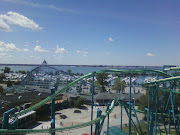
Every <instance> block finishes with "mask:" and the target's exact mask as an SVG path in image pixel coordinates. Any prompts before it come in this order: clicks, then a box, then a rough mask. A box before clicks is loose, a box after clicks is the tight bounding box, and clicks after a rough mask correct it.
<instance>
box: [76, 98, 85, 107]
mask: <svg viewBox="0 0 180 135" xmlns="http://www.w3.org/2000/svg"><path fill="white" fill-rule="evenodd" d="M83 104H84V100H83V99H82V98H80V97H78V99H77V100H76V101H75V106H76V107H78V108H80V107H81V105H83Z"/></svg>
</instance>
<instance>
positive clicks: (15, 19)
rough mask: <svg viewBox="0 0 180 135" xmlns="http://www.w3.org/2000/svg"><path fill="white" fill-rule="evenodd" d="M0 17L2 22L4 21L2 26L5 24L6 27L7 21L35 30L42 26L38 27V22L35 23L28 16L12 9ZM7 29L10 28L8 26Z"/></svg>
mask: <svg viewBox="0 0 180 135" xmlns="http://www.w3.org/2000/svg"><path fill="white" fill-rule="evenodd" d="M0 19H3V20H4V22H6V23H5V24H6V25H5V24H4V27H5V26H6V27H7V26H8V25H7V23H8V24H14V25H19V26H21V27H25V28H30V29H32V30H35V31H37V30H41V29H42V27H40V26H39V25H38V24H36V23H35V22H34V21H33V20H30V19H29V18H27V17H25V16H23V15H21V14H18V13H16V12H12V11H10V12H8V13H7V14H4V15H0ZM1 23H2V22H1ZM7 28H8V27H7ZM9 30H10V28H9ZM6 31H7V30H6Z"/></svg>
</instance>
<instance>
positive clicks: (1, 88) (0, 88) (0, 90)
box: [0, 86, 4, 95]
mask: <svg viewBox="0 0 180 135" xmlns="http://www.w3.org/2000/svg"><path fill="white" fill-rule="evenodd" d="M3 93H4V89H3V87H2V86H0V95H1V94H3Z"/></svg>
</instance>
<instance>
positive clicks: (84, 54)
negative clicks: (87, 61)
mask: <svg viewBox="0 0 180 135" xmlns="http://www.w3.org/2000/svg"><path fill="white" fill-rule="evenodd" d="M76 53H77V54H82V55H83V56H87V54H88V52H82V51H79V50H77V51H76Z"/></svg>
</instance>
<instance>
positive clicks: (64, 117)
mask: <svg viewBox="0 0 180 135" xmlns="http://www.w3.org/2000/svg"><path fill="white" fill-rule="evenodd" d="M59 117H60V118H61V119H66V118H67V116H66V115H60V116H59Z"/></svg>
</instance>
